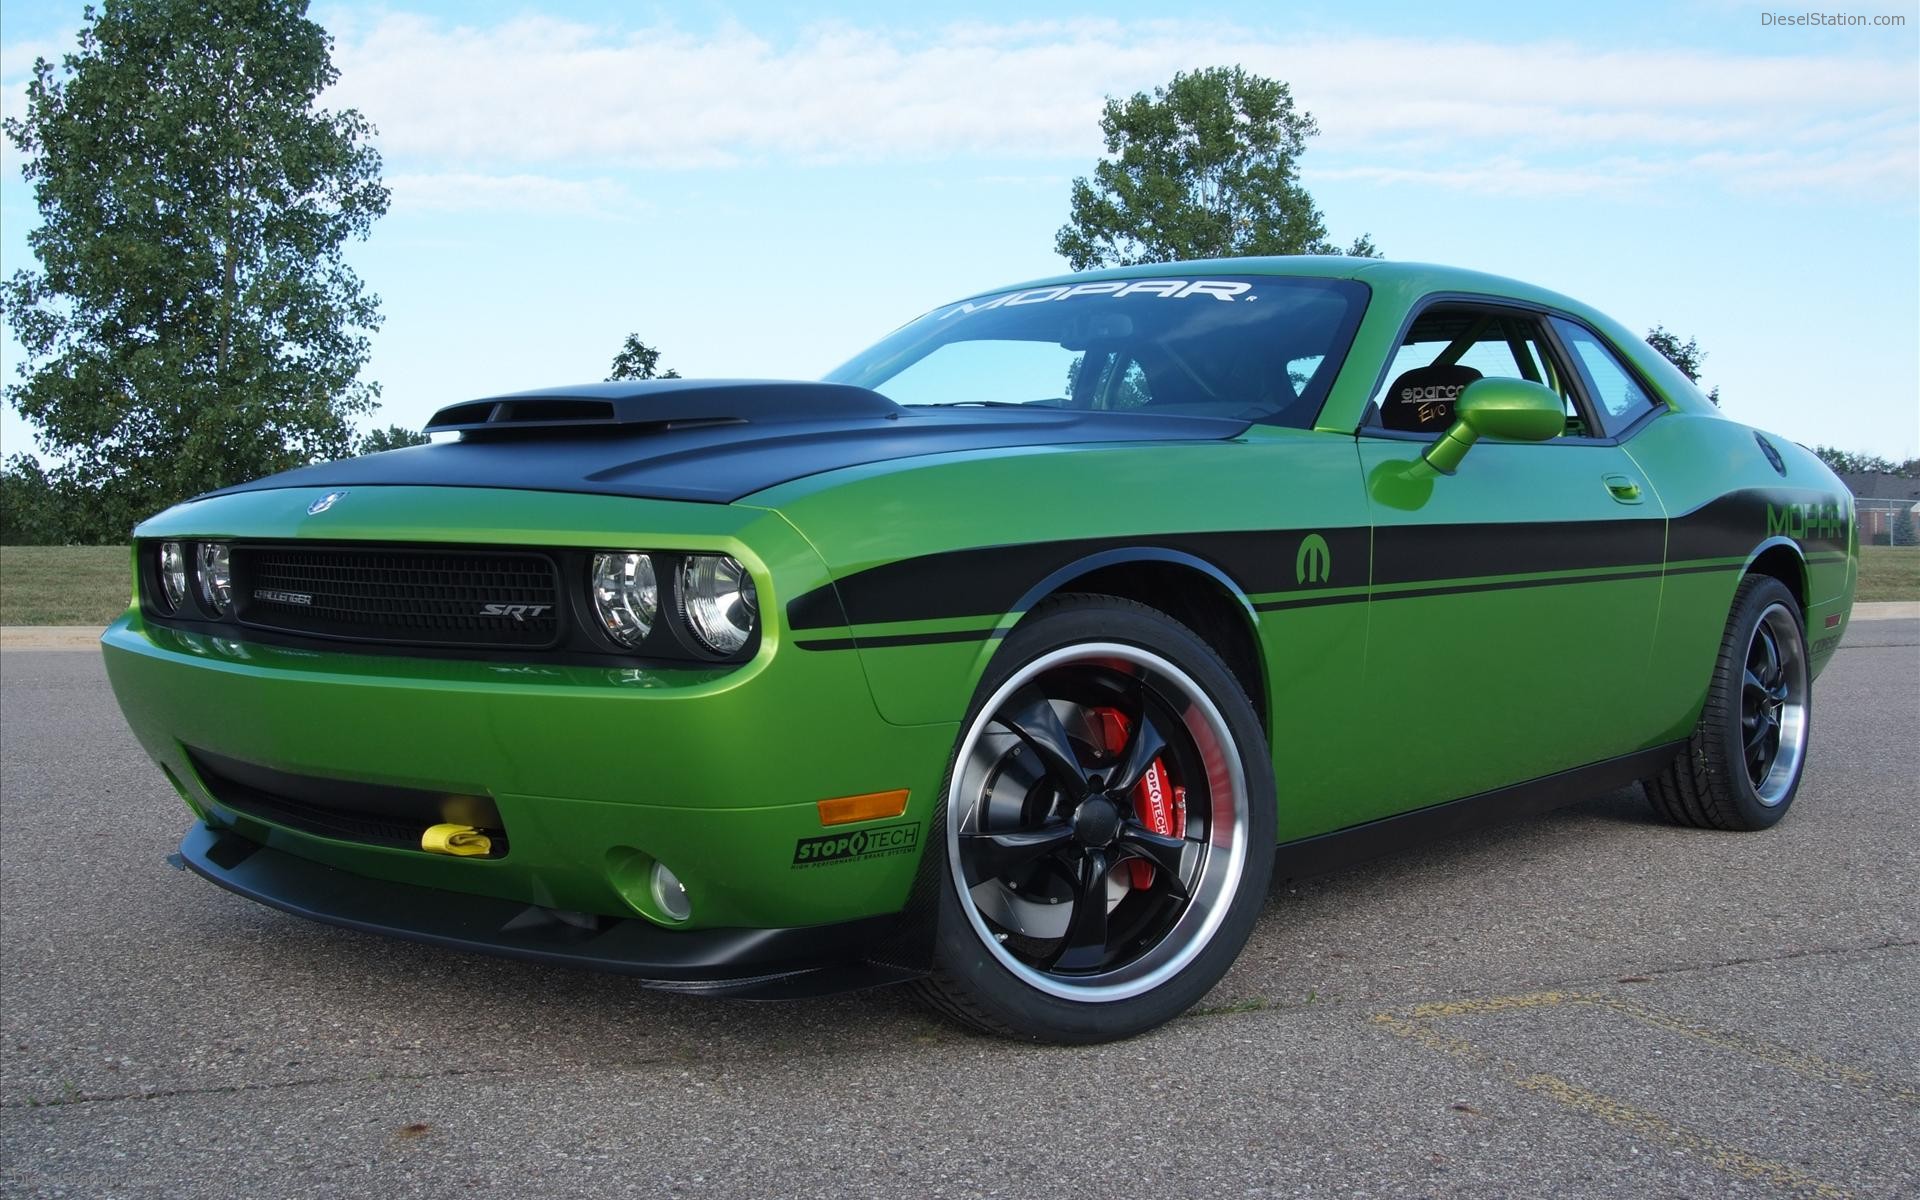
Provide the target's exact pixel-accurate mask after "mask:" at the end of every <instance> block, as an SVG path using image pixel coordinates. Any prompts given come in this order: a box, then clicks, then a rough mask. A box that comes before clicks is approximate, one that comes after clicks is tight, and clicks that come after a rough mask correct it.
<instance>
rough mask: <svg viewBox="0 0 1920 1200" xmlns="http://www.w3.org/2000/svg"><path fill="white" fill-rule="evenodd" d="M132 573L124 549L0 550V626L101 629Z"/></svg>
mask: <svg viewBox="0 0 1920 1200" xmlns="http://www.w3.org/2000/svg"><path fill="white" fill-rule="evenodd" d="M131 571H132V567H131V566H130V564H129V561H128V555H127V548H126V547H125V546H0V625H105V624H106V623H107V622H109V621H111V620H113V619H114V618H115V617H117V616H119V615H120V613H121V612H122V611H123V610H124V609H125V608H126V607H127V597H128V595H130V594H131V592H132V581H131Z"/></svg>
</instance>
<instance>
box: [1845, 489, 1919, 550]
mask: <svg viewBox="0 0 1920 1200" xmlns="http://www.w3.org/2000/svg"><path fill="white" fill-rule="evenodd" d="M1853 505H1854V509H1855V510H1856V511H1857V512H1858V514H1859V520H1860V544H1861V545H1862V546H1920V505H1916V504H1915V503H1914V502H1913V501H1911V500H1872V499H1864V498H1863V499H1856V500H1855V501H1854V502H1853Z"/></svg>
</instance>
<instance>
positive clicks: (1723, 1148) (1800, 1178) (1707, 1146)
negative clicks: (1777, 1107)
mask: <svg viewBox="0 0 1920 1200" xmlns="http://www.w3.org/2000/svg"><path fill="white" fill-rule="evenodd" d="M1513 1082H1514V1084H1515V1085H1516V1086H1518V1087H1520V1088H1523V1089H1525V1090H1526V1091H1529V1092H1534V1093H1537V1094H1539V1095H1543V1096H1546V1097H1548V1098H1550V1099H1552V1100H1554V1101H1557V1102H1558V1103H1559V1104H1561V1105H1563V1106H1565V1107H1566V1108H1570V1109H1572V1110H1573V1111H1574V1112H1580V1113H1585V1114H1587V1115H1588V1116H1590V1117H1598V1118H1599V1119H1600V1120H1602V1121H1605V1122H1606V1123H1607V1124H1609V1125H1611V1126H1613V1127H1614V1128H1616V1129H1622V1130H1625V1131H1627V1132H1628V1133H1633V1134H1638V1135H1639V1136H1641V1137H1643V1138H1646V1139H1648V1140H1650V1141H1659V1142H1665V1143H1667V1144H1668V1145H1669V1146H1677V1147H1679V1148H1681V1149H1683V1150H1690V1151H1692V1152H1693V1153H1695V1154H1697V1155H1699V1156H1700V1161H1702V1162H1704V1163H1706V1164H1707V1165H1708V1166H1710V1167H1712V1168H1714V1169H1715V1170H1717V1171H1721V1172H1724V1173H1726V1174H1728V1175H1732V1176H1734V1177H1735V1178H1738V1179H1745V1180H1749V1181H1751V1182H1754V1183H1771V1184H1773V1185H1774V1186H1776V1187H1783V1188H1789V1189H1791V1190H1793V1191H1796V1192H1804V1193H1806V1194H1807V1195H1810V1196H1820V1197H1822V1198H1823V1200H1826V1198H1833V1200H1838V1198H1839V1197H1844V1196H1847V1195H1849V1193H1848V1192H1847V1191H1845V1190H1844V1189H1842V1188H1837V1187H1835V1186H1833V1185H1832V1184H1830V1183H1822V1182H1821V1181H1820V1180H1818V1179H1815V1178H1814V1177H1813V1176H1811V1175H1809V1174H1807V1173H1806V1172H1805V1171H1802V1170H1800V1169H1799V1168H1798V1167H1795V1166H1793V1165H1792V1164H1791V1163H1783V1162H1779V1161H1777V1160H1775V1159H1771V1158H1762V1157H1760V1156H1759V1155H1758V1154H1754V1153H1752V1152H1750V1151H1746V1150H1742V1149H1741V1148H1740V1147H1738V1146H1729V1145H1727V1144H1726V1143H1725V1142H1721V1141H1716V1140H1714V1139H1713V1138H1710V1137H1708V1136H1706V1135H1705V1134H1702V1133H1695V1132H1694V1131H1693V1130H1691V1129H1688V1128H1686V1127H1685V1126H1682V1125H1676V1124H1674V1123H1673V1122H1672V1121H1669V1120H1667V1119H1666V1118H1665V1117H1663V1116H1661V1115H1660V1114H1658V1113H1652V1112H1648V1111H1647V1110H1646V1109H1644V1108H1636V1107H1634V1106H1633V1105H1631V1104H1627V1103H1625V1102H1624V1101H1620V1100H1615V1099H1614V1098H1613V1097H1611V1096H1602V1095H1601V1094H1600V1093H1598V1092H1590V1091H1588V1090H1587V1089H1585V1088H1583V1087H1578V1086H1576V1085H1574V1084H1571V1083H1568V1082H1567V1081H1566V1080H1564V1079H1561V1078H1559V1077H1558V1076H1555V1075H1523V1076H1521V1077H1519V1078H1517V1079H1515V1080H1514V1081H1513Z"/></svg>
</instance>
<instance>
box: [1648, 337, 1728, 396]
mask: <svg viewBox="0 0 1920 1200" xmlns="http://www.w3.org/2000/svg"><path fill="white" fill-rule="evenodd" d="M1647 345H1649V346H1652V347H1653V348H1654V349H1655V350H1658V351H1659V352H1660V355H1661V357H1663V358H1665V359H1666V360H1667V361H1668V362H1670V363H1672V364H1673V365H1674V366H1676V367H1678V368H1680V373H1681V374H1682V375H1685V376H1686V377H1687V381H1688V382H1689V383H1699V382H1700V364H1701V363H1702V362H1705V361H1706V357H1707V352H1706V351H1705V350H1702V349H1701V348H1700V342H1699V340H1698V339H1696V338H1688V339H1687V340H1686V341H1684V342H1683V341H1681V340H1680V335H1679V334H1677V333H1673V332H1671V331H1670V330H1668V329H1667V328H1666V327H1665V326H1664V325H1655V326H1654V327H1653V328H1652V329H1649V330H1647ZM1707 399H1709V400H1711V401H1713V403H1714V407H1716V408H1718V407H1719V405H1720V389H1719V387H1718V386H1716V387H1715V388H1714V389H1713V390H1712V391H1710V392H1708V393H1707Z"/></svg>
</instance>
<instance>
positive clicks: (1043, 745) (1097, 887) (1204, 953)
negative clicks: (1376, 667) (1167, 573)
mask: <svg viewBox="0 0 1920 1200" xmlns="http://www.w3.org/2000/svg"><path fill="white" fill-rule="evenodd" d="M1274 817H1275V813H1274V788H1273V775H1272V766H1271V763H1270V761H1269V756H1268V752H1267V745H1266V739H1265V737H1264V736H1263V735H1262V732H1261V729H1260V725H1259V721H1258V718H1257V717H1256V716H1255V714H1254V712H1253V707H1252V705H1251V704H1249V703H1248V701H1247V698H1246V695H1245V694H1244V693H1243V692H1242V691H1241V689H1240V686H1239V684H1238V683H1237V681H1236V680H1235V679H1234V677H1233V674H1232V672H1231V671H1229V670H1228V669H1227V667H1226V665H1225V664H1224V663H1222V662H1221V661H1220V658H1219V656H1218V655H1217V654H1216V653H1215V652H1214V651H1213V650H1212V648H1211V647H1209V646H1208V645H1207V644H1206V643H1205V642H1203V641H1201V640H1200V639H1199V638H1198V637H1197V636H1196V635H1194V634H1193V633H1192V632H1191V631H1190V630H1188V629H1187V628H1186V627H1184V626H1182V625H1180V624H1178V623H1177V622H1175V621H1173V620H1171V619H1170V618H1168V617H1166V616H1164V615H1162V614H1160V613H1158V612H1155V611H1154V610H1152V609H1149V608H1146V607H1144V606H1142V605H1139V604H1135V603H1133V602H1131V601H1126V600H1119V599H1114V598H1110V597H1099V596H1069V597H1062V598H1060V599H1057V600H1054V601H1050V602H1049V603H1048V604H1047V606H1046V607H1045V608H1043V609H1041V610H1037V611H1036V612H1035V613H1034V614H1033V615H1032V616H1031V617H1030V618H1029V620H1028V621H1027V622H1026V623H1024V624H1023V625H1022V626H1021V627H1020V628H1019V629H1018V630H1016V631H1015V633H1014V634H1013V635H1012V636H1011V637H1009V638H1008V639H1007V642H1006V645H1005V646H1004V647H1002V649H1001V652H1000V654H999V655H998V656H997V657H996V658H995V660H994V663H993V665H992V667H990V668H989V670H988V672H987V675H986V678H985V679H983V680H982V682H981V685H980V688H979V691H978V692H977V693H976V695H975V699H974V704H973V705H972V707H971V709H970V711H969V715H968V719H967V721H966V723H965V725H964V727H963V732H962V734H961V738H960V742H959V744H958V746H957V747H956V749H955V752H954V757H953V761H952V763H951V764H950V765H949V768H948V775H947V782H946V805H945V826H946V827H945V830H944V834H945V850H946V863H945V871H944V879H943V885H944V886H943V888H942V896H941V907H940V918H939V930H938V941H937V944H936V953H935V969H934V972H933V973H932V974H931V975H930V976H929V977H928V979H927V980H926V981H924V983H923V984H922V985H921V991H922V994H923V995H924V996H925V997H926V998H927V999H928V1000H929V1002H930V1003H932V1004H933V1006H934V1007H936V1008H937V1009H939V1010H940V1011H942V1012H944V1013H946V1014H948V1015H949V1016H952V1017H955V1018H957V1019H959V1020H961V1021H963V1022H965V1023H967V1024H969V1025H973V1026H975V1027H977V1028H982V1029H986V1030H990V1031H993V1032H998V1033H1011V1034H1014V1035H1017V1036H1024V1037H1029V1038H1032V1039H1035V1040H1040V1041H1053V1042H1097V1041H1107V1040H1110V1039H1114V1038H1121V1037H1127V1036H1130V1035H1132V1034H1135V1033H1139V1032H1141V1031H1143V1030H1146V1029H1149V1028H1152V1027H1153V1026H1155V1025H1158V1024H1160V1023H1161V1022H1163V1021H1166V1020H1167V1019H1169V1018H1170V1017H1173V1016H1175V1015H1177V1014H1178V1013H1180V1012H1182V1011H1184V1010H1185V1009H1187V1008H1188V1007H1189V1006H1191V1005H1192V1004H1193V1002H1194V1001H1195V1000H1197V999H1199V998H1200V997H1201V996H1202V995H1204V994H1205V993H1206V991H1207V989H1209V988H1210V987H1212V986H1213V985H1214V983H1216V982H1217V981H1218V980H1219V978H1220V976H1221V975H1223V974H1224V973H1225V972H1226V969H1227V967H1228V966H1229V965H1231V963H1232V962H1233V959H1234V957H1235V956H1236V955H1237V954H1238V953H1239V951H1240V947H1241V946H1242V945H1243V944H1244V943H1245V941H1246V938H1247V934H1248V932H1249V931H1250V929H1251V928H1252V924H1253V921H1254V919H1255V918H1256V917H1257V915H1258V913H1259V910H1260V907H1261V904H1262V901H1263V900H1264V898H1265V895H1266V887H1267V881H1268V878H1269V875H1270V873H1271V870H1272V858H1273V844H1274Z"/></svg>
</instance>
